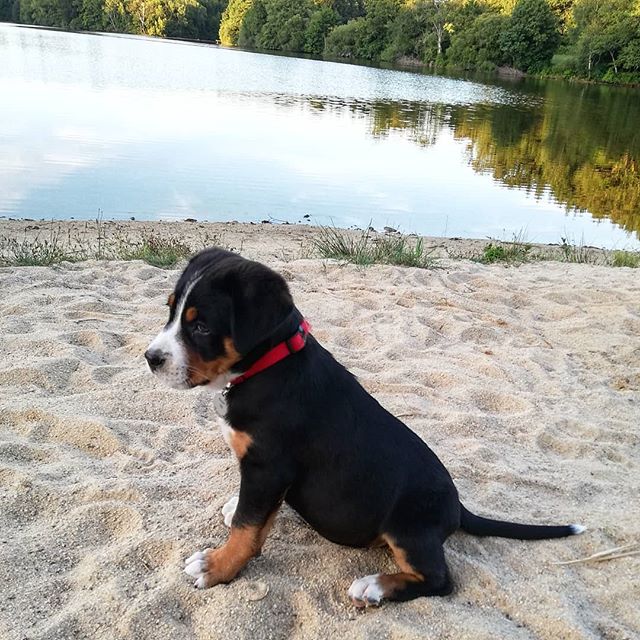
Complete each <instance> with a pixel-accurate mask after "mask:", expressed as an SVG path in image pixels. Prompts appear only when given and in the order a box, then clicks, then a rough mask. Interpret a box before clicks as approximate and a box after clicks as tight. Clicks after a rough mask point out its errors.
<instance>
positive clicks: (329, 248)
mask: <svg viewBox="0 0 640 640" xmlns="http://www.w3.org/2000/svg"><path fill="white" fill-rule="evenodd" d="M313 244H314V246H315V247H316V249H317V250H318V252H319V253H320V255H321V256H322V257H323V258H333V259H336V260H344V261H345V262H350V263H352V264H359V265H371V264H393V265H398V266H405V267H418V268H421V269H427V268H430V267H433V266H435V262H436V260H435V258H434V257H433V250H432V249H430V248H427V247H426V246H425V245H424V241H423V240H422V238H416V239H412V238H409V237H408V236H403V235H395V234H394V235H384V236H378V235H375V236H374V235H372V232H371V231H370V230H366V231H362V232H360V233H359V234H354V233H351V232H348V231H343V230H341V229H336V228H335V227H320V229H319V232H318V237H317V238H316V239H315V240H314V241H313Z"/></svg>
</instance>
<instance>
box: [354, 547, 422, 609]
mask: <svg viewBox="0 0 640 640" xmlns="http://www.w3.org/2000/svg"><path fill="white" fill-rule="evenodd" d="M381 540H383V541H384V542H385V543H386V544H388V545H389V548H390V549H391V551H392V553H393V557H394V559H395V561H396V563H397V564H398V567H399V568H400V569H401V571H400V573H392V574H376V575H372V576H365V577H364V578H360V579H359V580H354V581H353V583H352V584H351V586H350V587H349V592H348V593H349V597H350V598H351V600H352V602H353V604H355V605H356V607H368V606H370V605H373V606H378V605H379V604H380V603H381V602H382V600H384V599H385V598H390V597H392V596H393V595H394V594H395V593H397V592H399V591H403V590H404V589H406V587H407V585H408V584H409V583H411V582H414V583H415V582H423V581H424V576H423V575H422V574H420V573H419V572H418V571H416V570H415V569H414V568H413V567H412V566H411V564H410V563H409V561H408V560H407V554H406V552H405V551H404V549H401V548H400V547H399V546H398V545H397V544H395V542H394V541H393V539H392V538H391V537H389V536H388V535H386V534H385V535H382V536H381Z"/></svg>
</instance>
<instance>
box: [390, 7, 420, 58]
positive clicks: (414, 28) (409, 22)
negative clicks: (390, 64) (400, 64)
mask: <svg viewBox="0 0 640 640" xmlns="http://www.w3.org/2000/svg"><path fill="white" fill-rule="evenodd" d="M421 8H422V6H420V7H415V6H411V7H410V6H403V7H401V8H400V10H399V12H398V14H397V16H396V18H395V20H394V21H393V23H392V25H391V29H390V34H389V43H388V44H387V46H386V48H385V50H384V51H383V52H382V54H381V58H382V59H383V60H396V59H398V58H400V57H401V56H410V57H412V58H418V59H422V57H423V54H424V34H425V33H426V32H427V31H428V30H429V22H428V16H427V15H426V14H425V12H424V11H423V10H421Z"/></svg>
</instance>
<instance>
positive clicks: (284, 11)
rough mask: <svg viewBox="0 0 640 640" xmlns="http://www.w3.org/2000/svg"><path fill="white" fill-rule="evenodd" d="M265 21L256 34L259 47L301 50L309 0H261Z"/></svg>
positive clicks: (309, 9)
mask: <svg viewBox="0 0 640 640" xmlns="http://www.w3.org/2000/svg"><path fill="white" fill-rule="evenodd" d="M262 2H263V3H264V7H265V9H266V21H265V23H264V24H263V25H262V28H261V29H260V32H259V34H258V36H257V41H256V44H257V46H258V47H259V48H261V49H275V50H279V51H302V50H303V48H304V40H305V37H304V36H305V29H306V26H307V22H308V20H309V14H310V13H311V8H312V5H311V0H262Z"/></svg>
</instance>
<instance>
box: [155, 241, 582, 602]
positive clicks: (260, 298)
mask: <svg viewBox="0 0 640 640" xmlns="http://www.w3.org/2000/svg"><path fill="white" fill-rule="evenodd" d="M168 305H169V321H168V323H167V324H166V326H165V327H164V329H163V330H162V331H161V332H160V334H159V335H158V336H157V337H156V338H155V339H154V340H153V342H152V343H151V344H150V346H149V348H148V350H147V351H146V353H145V357H146V359H147V362H148V364H149V367H150V369H151V371H152V372H153V373H154V374H155V375H156V376H157V377H158V378H159V379H160V380H162V381H163V382H165V383H166V384H168V385H170V386H171V387H174V388H177V389H190V388H192V387H197V386H202V385H208V386H211V387H214V388H218V389H223V391H222V394H221V395H220V396H219V397H218V398H217V402H218V405H219V406H218V409H217V410H218V412H219V413H220V414H221V416H222V417H223V418H224V428H223V434H224V436H225V439H226V441H227V443H228V444H229V445H230V447H231V449H232V450H233V451H234V452H235V455H236V456H237V458H238V461H239V464H240V473H241V481H240V495H239V498H238V499H237V502H236V501H230V502H229V503H227V505H225V508H224V510H223V511H224V514H225V521H226V522H227V523H228V524H230V527H231V529H230V534H229V537H228V540H227V542H226V543H225V544H224V545H223V546H222V547H221V548H219V549H216V550H206V551H201V552H197V553H195V554H194V555H192V556H191V557H190V558H188V559H187V561H186V567H185V571H186V573H188V574H189V575H190V576H192V577H193V578H195V586H197V587H199V588H206V587H211V586H213V585H216V584H219V583H223V582H229V581H230V580H233V578H235V576H236V575H237V574H238V572H239V571H240V570H241V569H242V568H243V567H244V566H245V565H246V563H247V562H248V561H249V560H250V559H251V558H252V557H253V556H255V555H257V554H259V553H260V550H261V548H262V545H263V543H264V541H265V538H266V537H267V534H268V533H269V529H270V527H271V525H272V523H273V520H274V518H275V515H276V513H277V511H278V508H279V507H280V505H281V504H282V502H283V501H286V502H287V504H289V505H290V506H291V507H293V509H295V510H296V511H297V512H298V513H299V514H300V515H301V516H302V517H303V518H304V519H305V520H306V521H307V522H308V523H309V524H310V525H311V526H312V527H313V528H314V529H315V530H316V531H317V532H318V533H320V534H321V535H322V536H324V537H325V538H327V539H328V540H331V541H332V542H335V543H337V544H341V545H348V546H353V547H368V546H374V545H387V546H388V547H389V549H390V550H391V552H392V553H393V556H394V558H395V560H396V562H397V564H398V567H399V571H398V572H397V573H393V574H376V575H370V576H365V577H363V578H360V579H358V580H355V581H354V582H353V584H352V585H351V587H350V588H349V591H348V593H349V596H350V598H351V600H352V601H353V603H354V604H355V605H356V606H358V607H363V606H367V605H378V604H380V602H381V601H382V600H384V599H387V600H411V599H413V598H416V597H419V596H443V595H446V594H448V593H450V592H451V590H452V581H451V578H450V576H449V572H448V569H447V565H446V563H445V557H444V550H443V543H444V541H445V540H446V538H447V537H448V536H449V535H451V534H452V533H453V532H454V531H456V530H457V529H462V530H463V531H466V532H468V533H471V534H474V535H477V536H502V537H506V538H519V539H523V540H537V539H542V538H559V537H563V536H570V535H573V534H577V533H581V532H582V531H583V530H584V528H583V527H581V526H579V525H567V526H538V525H527V524H515V523H511V522H502V521H498V520H491V519H488V518H483V517H480V516H477V515H475V514H473V513H471V512H470V511H469V510H468V509H466V508H465V507H464V506H463V505H462V504H461V503H460V500H459V498H458V492H457V491H456V488H455V486H454V484H453V481H452V479H451V476H450V475H449V473H448V472H447V470H446V469H445V467H444V466H443V464H442V463H441V462H440V460H439V459H438V458H437V457H436V455H435V454H434V453H433V451H431V449H429V447H428V446H427V445H426V444H425V443H424V442H423V441H422V440H421V439H420V438H419V437H418V436H417V435H416V434H415V433H413V432H412V431H411V430H410V429H409V428H408V427H406V426H405V425H404V424H403V423H402V422H400V421H399V420H398V419H397V418H395V417H394V416H392V415H391V414H390V413H389V412H388V411H386V410H385V409H384V408H383V407H381V406H380V405H379V404H378V402H377V401H376V400H375V399H374V398H372V397H371V396H370V395H369V394H368V393H367V392H366V391H365V390H364V389H363V388H362V387H361V386H360V384H359V383H358V381H357V380H356V379H355V377H354V376H353V375H352V374H350V373H349V372H348V371H347V370H346V369H345V368H344V367H343V366H342V365H340V364H339V363H338V362H336V360H334V358H333V357H332V355H331V354H330V353H329V352H328V351H327V350H326V349H324V348H323V347H322V346H321V345H320V344H319V343H318V341H317V340H316V339H315V338H314V337H313V336H312V335H311V334H310V333H309V327H308V325H307V324H306V322H305V321H304V319H303V317H302V315H301V313H300V312H299V311H298V309H296V307H295V305H294V303H293V300H292V298H291V294H290V292H289V288H288V286H287V284H286V282H285V281H284V279H283V278H282V277H281V276H280V275H278V274H276V273H274V272H273V271H271V270H270V269H268V268H267V267H266V266H264V265H262V264H259V263H257V262H252V261H249V260H246V259H244V258H242V257H240V256H239V255H236V254H234V253H230V252H228V251H224V250H222V249H208V250H205V251H203V252H201V253H199V254H198V255H196V256H195V257H194V258H192V260H191V261H190V262H189V264H188V266H187V268H186V269H185V271H184V273H182V275H181V276H180V279H179V280H178V284H177V285H176V288H175V290H174V292H173V293H172V294H171V295H170V296H169V301H168ZM234 509H235V511H234Z"/></svg>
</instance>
